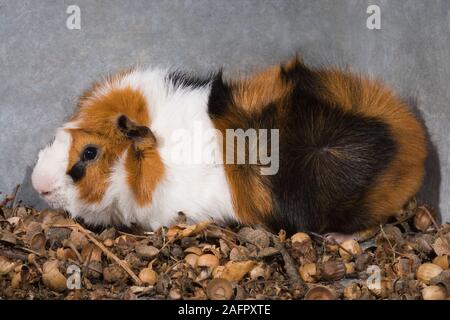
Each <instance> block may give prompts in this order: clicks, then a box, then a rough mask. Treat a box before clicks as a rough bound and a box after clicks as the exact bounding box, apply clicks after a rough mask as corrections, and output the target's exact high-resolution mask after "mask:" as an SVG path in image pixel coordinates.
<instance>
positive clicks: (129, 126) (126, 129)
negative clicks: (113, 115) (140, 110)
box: [117, 115, 156, 145]
mask: <svg viewBox="0 0 450 320" xmlns="http://www.w3.org/2000/svg"><path fill="white" fill-rule="evenodd" d="M117 127H118V129H119V130H120V131H121V132H122V133H123V135H124V136H125V137H127V138H128V139H131V140H138V139H149V140H150V141H151V142H152V145H155V144H156V137H155V135H154V134H153V132H152V131H151V130H150V128H149V127H146V126H141V125H139V124H137V123H135V122H133V121H131V120H130V119H128V117H127V116H126V115H121V116H120V117H119V118H118V119H117Z"/></svg>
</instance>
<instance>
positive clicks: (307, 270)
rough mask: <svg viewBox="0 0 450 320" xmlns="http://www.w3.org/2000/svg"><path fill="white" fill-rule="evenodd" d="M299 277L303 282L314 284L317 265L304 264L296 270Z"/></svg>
mask: <svg viewBox="0 0 450 320" xmlns="http://www.w3.org/2000/svg"><path fill="white" fill-rule="evenodd" d="M298 273H299V274H300V277H301V278H302V279H303V281H305V282H309V283H311V282H315V281H316V278H317V276H318V270H317V265H316V264H315V263H305V264H303V265H301V266H300V268H299V269H298Z"/></svg>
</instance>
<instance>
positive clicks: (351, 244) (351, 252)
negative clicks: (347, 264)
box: [339, 239, 362, 260]
mask: <svg viewBox="0 0 450 320" xmlns="http://www.w3.org/2000/svg"><path fill="white" fill-rule="evenodd" d="M344 249H345V250H344ZM361 253H362V250H361V247H360V246H359V243H358V241H356V240H353V239H349V240H346V241H344V242H342V244H341V248H339V254H340V255H341V257H342V258H343V259H345V260H351V259H352V258H353V257H354V256H357V255H359V254H361Z"/></svg>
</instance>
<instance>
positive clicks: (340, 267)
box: [319, 260, 346, 281]
mask: <svg viewBox="0 0 450 320" xmlns="http://www.w3.org/2000/svg"><path fill="white" fill-rule="evenodd" d="M319 273H320V275H321V277H322V278H323V279H324V280H327V281H330V280H339V279H342V278H343V277H344V276H345V274H346V267H345V264H344V263H343V262H342V261H337V260H330V261H327V262H325V263H322V264H321V265H320V272H319Z"/></svg>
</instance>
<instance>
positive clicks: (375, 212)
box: [213, 59, 427, 224]
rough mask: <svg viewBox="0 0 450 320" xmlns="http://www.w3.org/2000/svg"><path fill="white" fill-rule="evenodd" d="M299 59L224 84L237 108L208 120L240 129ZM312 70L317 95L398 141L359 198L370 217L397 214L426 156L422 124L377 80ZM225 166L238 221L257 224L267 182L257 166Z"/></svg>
mask: <svg viewBox="0 0 450 320" xmlns="http://www.w3.org/2000/svg"><path fill="white" fill-rule="evenodd" d="M300 63H301V62H300V61H299V60H298V59H294V60H292V61H290V62H288V63H287V64H285V65H284V66H282V67H281V68H279V67H272V68H269V69H267V70H266V71H263V72H260V73H258V74H256V75H254V76H253V77H250V78H247V79H243V80H241V81H235V82H230V83H229V87H230V88H231V90H232V91H231V96H232V99H233V101H232V103H233V104H235V106H237V108H238V110H239V111H238V112H236V111H232V112H230V111H228V113H227V114H225V115H223V116H221V117H217V118H213V122H214V124H215V126H216V128H218V129H219V130H220V131H221V132H222V133H223V135H224V136H225V130H226V129H227V128H240V127H241V128H244V130H245V123H243V118H244V117H248V116H250V117H254V116H257V115H258V114H260V113H261V112H263V110H264V108H266V107H267V106H268V105H269V104H270V103H271V102H273V101H277V100H282V99H284V97H285V96H287V95H289V94H290V93H291V90H292V88H291V85H290V82H289V81H283V77H282V73H283V72H284V71H289V70H290V69H291V68H295V67H296V66H297V65H298V64H300ZM314 72H317V75H318V77H319V79H320V86H319V87H318V88H317V94H318V95H320V96H321V97H322V99H324V100H326V101H328V102H330V103H331V104H332V105H336V106H339V107H340V108H343V109H344V110H345V111H347V112H349V113H354V114H358V115H364V116H368V117H373V118H377V119H381V120H382V121H383V122H385V123H386V124H388V126H389V128H390V130H391V133H392V136H393V138H394V140H395V142H396V143H397V144H398V150H397V153H396V155H395V157H394V159H393V160H392V163H390V165H389V166H388V168H387V169H386V170H385V171H384V172H382V173H381V174H380V175H379V176H378V177H377V178H376V180H375V182H374V183H373V185H372V186H370V188H369V191H368V192H367V194H366V197H365V203H366V204H367V206H368V208H370V212H367V214H368V215H370V219H373V220H375V221H379V222H382V221H384V220H386V219H387V218H388V217H389V216H391V215H393V214H395V213H396V212H398V211H399V210H400V209H401V208H402V206H403V205H404V204H405V203H406V202H407V201H408V200H409V199H410V198H411V197H413V196H414V195H415V194H416V193H417V191H418V189H419V187H420V185H421V182H422V179H423V175H424V161H425V158H426V154H427V152H426V144H425V136H424V132H423V128H422V127H421V126H420V124H419V123H418V121H417V120H416V119H415V118H414V116H413V115H412V114H411V113H410V111H409V110H408V109H407V107H406V106H405V105H404V104H403V103H402V102H401V101H400V100H399V99H398V98H396V97H395V96H394V95H393V94H392V92H391V91H390V90H388V89H386V88H385V87H384V86H383V85H381V84H380V83H378V82H376V81H372V80H368V79H363V78H361V77H359V76H357V75H353V74H349V73H344V72H342V71H339V70H316V71H314ZM281 105H282V104H281ZM278 117H282V110H278ZM318 126H319V127H320V125H318ZM329 152H330V153H332V154H333V156H335V157H337V158H342V157H345V156H346V155H345V154H341V153H340V152H339V151H338V150H334V149H331V150H329ZM280 165H281V166H282V165H283V164H280ZM225 170H226V174H227V179H228V182H229V185H230V187H231V192H232V198H233V204H234V208H235V211H236V214H237V216H238V218H239V220H240V221H241V222H244V223H249V224H255V223H261V221H262V219H264V218H265V217H268V216H270V215H271V214H272V213H273V209H274V208H273V200H272V196H271V186H270V181H269V179H267V177H265V176H261V175H260V174H259V170H258V168H257V166H251V165H246V166H242V165H232V164H227V165H225ZM368 219H369V217H368Z"/></svg>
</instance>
